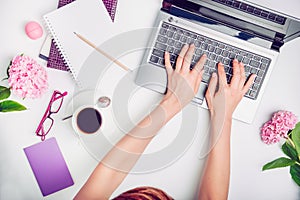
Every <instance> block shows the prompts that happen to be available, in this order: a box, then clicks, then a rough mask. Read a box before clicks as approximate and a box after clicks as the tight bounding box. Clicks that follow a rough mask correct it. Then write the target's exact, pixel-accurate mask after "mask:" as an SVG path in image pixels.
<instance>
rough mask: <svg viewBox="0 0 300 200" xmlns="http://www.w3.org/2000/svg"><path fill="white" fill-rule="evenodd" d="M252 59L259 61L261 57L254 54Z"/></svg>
mask: <svg viewBox="0 0 300 200" xmlns="http://www.w3.org/2000/svg"><path fill="white" fill-rule="evenodd" d="M253 59H254V60H256V61H258V62H259V61H260V60H261V57H259V56H254V57H253Z"/></svg>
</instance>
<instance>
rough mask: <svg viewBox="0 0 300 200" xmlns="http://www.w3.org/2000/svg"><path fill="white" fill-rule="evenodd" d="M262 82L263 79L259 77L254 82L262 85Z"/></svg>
mask: <svg viewBox="0 0 300 200" xmlns="http://www.w3.org/2000/svg"><path fill="white" fill-rule="evenodd" d="M261 80H262V79H261V78H260V77H258V76H257V77H256V78H255V80H254V83H257V84H260V82H261Z"/></svg>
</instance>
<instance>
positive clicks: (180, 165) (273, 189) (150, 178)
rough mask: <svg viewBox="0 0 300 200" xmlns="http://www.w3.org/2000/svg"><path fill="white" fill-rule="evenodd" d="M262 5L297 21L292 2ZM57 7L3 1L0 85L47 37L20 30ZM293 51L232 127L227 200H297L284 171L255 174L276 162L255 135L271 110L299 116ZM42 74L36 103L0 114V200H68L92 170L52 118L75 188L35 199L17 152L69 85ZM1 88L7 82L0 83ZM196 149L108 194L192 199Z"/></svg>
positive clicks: (293, 45) (272, 149) (297, 43)
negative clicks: (45, 82) (157, 193)
mask: <svg viewBox="0 0 300 200" xmlns="http://www.w3.org/2000/svg"><path fill="white" fill-rule="evenodd" d="M256 2H258V1H256ZM262 3H263V4H264V5H267V6H270V5H272V8H274V9H276V8H278V9H279V10H282V11H284V12H288V13H290V14H291V15H293V16H297V17H298V18H300V12H299V8H300V1H298V0H288V1H284V3H282V2H281V1H278V2H277V1H275V2H274V1H271V0H264V1H263V2H262ZM56 6H57V0H48V1H38V0H27V1H17V0H2V2H1V6H0V26H1V33H0V35H1V37H0V46H1V48H0V66H1V67H0V69H1V70H0V79H2V78H4V77H5V74H6V67H7V65H8V63H9V61H10V59H11V58H12V57H13V56H15V55H17V54H20V53H25V54H27V55H29V56H32V57H33V58H36V59H38V53H39V50H40V47H41V45H42V43H43V41H44V38H45V36H46V34H44V36H43V38H41V39H38V40H36V41H33V40H30V39H29V38H28V37H27V36H26V35H25V33H24V25H25V23H26V22H27V21H29V20H36V21H39V22H41V23H42V15H43V14H45V13H47V12H50V11H52V10H54V9H55V8H56ZM44 30H45V29H44ZM45 32H46V30H45ZM299 48H300V39H296V40H294V41H292V42H290V43H288V44H286V45H285V46H284V47H283V48H282V50H281V55H280V56H279V59H278V61H277V65H276V67H275V69H274V71H273V74H272V78H271V80H270V81H269V84H268V86H267V89H266V91H265V94H264V97H263V100H262V102H261V105H260V108H259V111H258V112H257V115H256V119H255V120H254V122H253V124H251V125H248V124H244V123H242V122H239V121H233V127H232V143H231V145H232V152H231V154H232V157H231V161H232V162H231V182H230V192H229V199H232V200H239V199H244V200H247V199H249V200H250V199H261V200H268V199H272V200H274V199H276V200H277V199H278V200H281V199H289V200H296V199H300V189H299V187H297V186H296V184H295V183H294V182H293V181H292V180H291V178H290V175H289V172H288V168H286V169H277V170H273V171H268V172H262V171H261V168H262V166H263V165H264V164H265V163H266V162H268V161H271V160H273V159H275V158H277V157H280V156H283V153H282V152H281V151H280V146H279V145H272V146H267V145H265V144H263V143H262V142H261V140H260V136H259V133H260V130H259V128H260V126H261V125H262V124H263V123H264V122H265V121H267V120H269V118H270V115H271V114H272V113H273V112H275V111H277V110H281V109H284V110H290V111H292V112H294V113H295V114H296V115H297V116H299V117H300V106H299V102H300V93H299V92H298V91H299V89H300V88H299V81H298V80H299V78H298V75H299V74H300V63H299V62H298V61H297V60H296V61H294V60H295V59H297V58H299ZM292 60H293V61H292ZM43 64H44V65H45V63H43ZM47 72H48V75H49V85H50V88H49V91H48V92H47V94H46V95H44V96H43V97H42V98H40V99H36V100H31V99H25V100H22V99H18V98H17V97H15V96H12V98H13V99H15V100H18V101H20V102H22V103H23V104H24V105H26V106H27V107H28V108H29V109H28V110H27V111H23V112H15V113H6V114H3V113H0V138H1V139H0V152H1V154H0V163H1V167H0V199H3V200H6V199H7V200H14V199H31V200H32V199H71V198H72V197H73V196H74V195H75V193H76V192H77V191H78V190H79V189H80V187H81V186H82V184H83V183H84V182H85V180H86V179H87V177H88V176H89V174H90V173H91V171H92V170H93V169H94V167H95V166H96V164H97V162H96V161H95V160H94V159H93V158H92V157H91V156H90V154H89V153H88V152H87V151H86V150H85V148H84V147H83V146H82V144H81V142H80V141H79V139H78V137H77V136H76V134H74V132H73V130H72V128H71V125H70V122H62V121H61V120H60V119H61V118H62V117H63V116H64V114H65V113H64V111H63V109H62V111H60V112H59V113H58V114H57V115H55V116H54V118H55V124H54V127H53V128H52V130H51V132H50V133H49V135H48V137H50V136H54V137H56V139H57V141H58V143H59V146H60V148H61V151H62V153H63V155H64V158H65V160H66V162H67V164H68V167H69V169H70V172H71V174H72V177H73V179H74V182H75V184H74V185H73V186H71V187H69V188H67V189H64V190H62V191H59V192H57V193H54V194H52V195H49V196H47V197H43V196H42V194H41V192H40V190H39V188H38V185H37V182H36V180H35V178H34V176H33V173H32V171H31V169H30V167H29V164H28V162H27V160H26V157H25V154H24V152H23V148H24V147H27V146H29V145H32V144H34V143H37V142H39V141H40V140H39V138H38V137H36V136H35V134H34V131H35V128H36V126H37V125H38V123H39V120H40V119H41V117H42V115H43V113H44V111H45V110H44V109H45V107H46V105H47V104H48V101H49V98H50V96H51V94H52V91H53V90H54V89H58V90H61V91H68V92H69V95H68V96H67V97H66V99H65V101H64V106H66V105H67V104H68V102H69V101H70V100H71V96H72V95H73V90H74V82H73V80H72V78H71V76H70V75H69V74H68V73H67V72H62V71H58V70H53V69H47ZM282 75H283V76H282ZM5 84H6V82H1V83H0V85H5ZM202 112H206V111H202ZM197 148H198V147H197V143H193V144H192V145H191V147H190V148H189V149H188V150H187V151H186V152H185V153H184V155H183V156H182V157H181V158H180V159H178V160H177V161H176V162H175V163H173V164H172V165H170V166H168V167H165V168H163V169H161V170H158V171H155V172H152V173H144V174H138V175H133V174H130V175H129V176H128V177H127V178H126V179H125V181H124V182H123V183H122V185H121V186H120V187H119V188H118V189H117V191H116V192H115V194H118V193H120V192H121V191H124V190H128V189H130V188H133V187H136V186H141V185H153V186H155V187H159V188H162V189H164V190H165V191H167V192H168V193H169V194H171V195H172V196H173V197H175V199H193V197H194V194H195V192H196V189H197V184H198V183H197V181H198V177H199V171H200V170H201V169H200V166H201V161H200V160H199V159H198V158H197ZM108 184H109V183H108Z"/></svg>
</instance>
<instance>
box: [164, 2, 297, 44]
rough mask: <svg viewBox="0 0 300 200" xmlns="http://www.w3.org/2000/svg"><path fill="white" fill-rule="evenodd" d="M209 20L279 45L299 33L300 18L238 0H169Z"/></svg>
mask: <svg viewBox="0 0 300 200" xmlns="http://www.w3.org/2000/svg"><path fill="white" fill-rule="evenodd" d="M165 1H166V0H165ZM167 2H169V3H171V4H172V5H175V6H178V8H183V9H186V10H188V11H190V12H192V13H193V14H195V15H198V16H201V17H203V18H206V19H208V20H211V22H212V23H217V24H219V25H220V26H219V27H220V28H221V29H222V25H223V26H226V27H231V28H233V29H235V30H239V31H242V32H243V34H244V35H245V38H246V39H247V38H252V37H260V38H263V39H265V40H268V41H271V42H273V41H275V42H274V43H276V44H274V46H275V48H278V50H279V48H280V47H281V46H282V45H283V44H284V42H288V41H290V40H292V39H294V38H296V37H299V36H300V19H296V18H293V17H290V16H288V15H287V14H283V13H279V12H276V11H274V10H270V9H268V8H264V7H262V6H259V5H255V4H253V3H250V2H245V1H237V0H168V1H167Z"/></svg>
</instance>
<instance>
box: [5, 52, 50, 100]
mask: <svg viewBox="0 0 300 200" xmlns="http://www.w3.org/2000/svg"><path fill="white" fill-rule="evenodd" d="M8 73H9V78H8V84H9V87H10V88H11V90H12V91H13V92H14V93H15V94H16V95H18V96H20V97H22V98H38V97H40V96H41V95H42V94H43V93H44V92H45V91H46V90H47V89H48V76H47V72H46V70H45V69H44V68H43V67H42V66H41V65H39V64H38V63H37V62H36V61H35V60H34V59H32V58H30V57H28V56H24V55H21V56H16V57H14V59H13V60H12V63H11V65H10V67H9V70H8Z"/></svg>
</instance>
